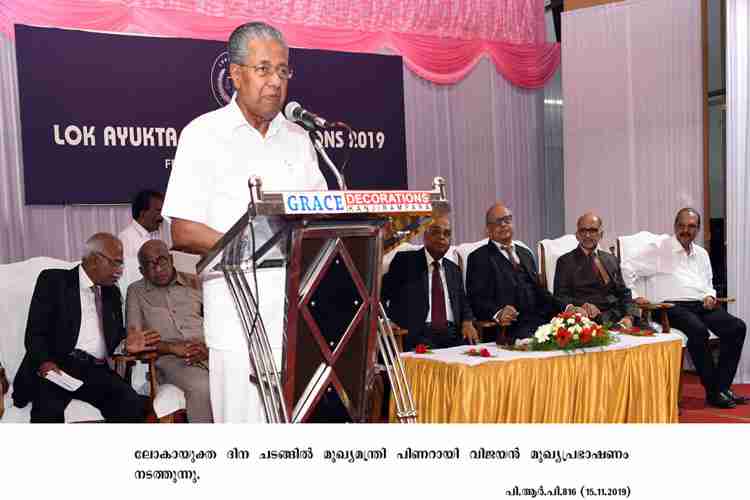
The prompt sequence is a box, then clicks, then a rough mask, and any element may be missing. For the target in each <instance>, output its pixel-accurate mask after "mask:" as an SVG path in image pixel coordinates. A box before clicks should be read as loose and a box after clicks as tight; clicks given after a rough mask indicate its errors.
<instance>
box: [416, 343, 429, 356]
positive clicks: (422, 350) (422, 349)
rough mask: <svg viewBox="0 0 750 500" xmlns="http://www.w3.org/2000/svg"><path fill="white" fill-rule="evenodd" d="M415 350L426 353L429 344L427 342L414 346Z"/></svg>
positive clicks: (418, 352)
mask: <svg viewBox="0 0 750 500" xmlns="http://www.w3.org/2000/svg"><path fill="white" fill-rule="evenodd" d="M414 351H415V352H416V353H417V354H425V353H426V352H427V346H426V345H425V344H417V347H415V348H414Z"/></svg>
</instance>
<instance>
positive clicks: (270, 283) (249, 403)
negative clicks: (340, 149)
mask: <svg viewBox="0 0 750 500" xmlns="http://www.w3.org/2000/svg"><path fill="white" fill-rule="evenodd" d="M253 175H257V176H259V177H260V178H261V179H262V182H263V189H264V190H268V191H290V190H306V189H309V190H326V189H327V185H326V181H325V178H324V177H323V175H322V174H321V172H320V170H319V168H318V163H317V157H316V155H315V150H314V149H313V147H312V144H311V143H310V140H309V139H308V137H307V133H306V132H305V131H304V130H303V129H302V128H301V127H299V126H298V125H296V124H294V123H291V122H289V121H288V120H286V119H285V118H284V117H283V116H282V115H281V114H280V113H279V114H278V115H277V116H276V118H274V119H273V120H272V121H271V123H270V125H269V127H268V131H267V133H266V136H265V137H263V136H262V135H261V134H260V132H258V131H257V130H256V129H255V128H253V127H251V126H250V125H249V124H248V123H247V121H246V119H245V117H244V116H243V114H242V112H241V111H240V109H239V106H237V103H236V102H235V100H234V99H232V101H231V102H230V103H229V104H228V105H226V106H224V107H223V108H220V109H218V110H216V111H212V112H210V113H206V114H205V115H202V116H199V117H198V118H196V119H195V120H193V121H192V122H191V123H190V124H188V125H187V127H185V129H183V131H182V134H181V135H180V140H179V144H178V147H177V155H176V157H175V166H174V167H173V171H172V174H171V177H170V179H169V185H168V187H167V193H166V196H165V200H164V207H163V208H162V213H163V214H164V215H166V216H169V217H177V218H180V219H186V220H190V221H194V222H200V223H203V224H205V225H207V226H209V227H211V228H213V229H215V230H217V231H219V232H222V233H224V232H226V231H227V230H229V228H230V227H231V226H232V224H234V222H236V221H237V219H238V218H239V217H240V216H242V214H244V213H245V211H246V210H247V205H248V203H249V201H250V192H249V189H248V184H247V181H248V179H249V178H250V176H253ZM269 236H270V229H269V228H268V226H267V225H265V224H258V225H257V226H256V237H257V238H258V240H259V241H264V240H266V239H267V238H268V237H269ZM277 256H278V254H277ZM285 275H286V273H285V269H284V268H283V267H282V268H269V269H259V270H258V272H257V276H258V290H259V295H260V297H259V303H260V312H261V316H262V318H263V323H264V326H265V328H266V332H267V333H268V336H269V339H270V342H271V346H272V348H273V350H274V353H275V354H276V358H277V362H280V358H281V350H282V338H283V336H282V334H283V317H284V296H283V294H284V284H285V281H284V280H285ZM247 276H248V281H249V282H250V283H251V286H252V276H251V274H250V273H248V275H247ZM203 300H204V314H205V317H204V325H205V327H204V330H205V335H206V344H207V345H208V347H209V352H210V353H209V380H210V387H211V407H212V410H213V415H214V421H215V422H264V421H265V416H264V414H263V411H262V408H260V404H259V398H258V392H257V388H256V387H255V386H254V385H252V384H251V383H250V381H249V375H250V363H249V359H248V350H247V342H246V339H245V335H244V332H243V330H242V326H241V323H240V320H239V317H238V315H237V311H236V310H235V306H234V303H233V301H232V298H231V294H230V292H229V290H228V288H227V286H226V283H225V282H224V279H223V278H213V277H212V276H208V277H207V278H206V279H204V283H203ZM279 367H280V366H279Z"/></svg>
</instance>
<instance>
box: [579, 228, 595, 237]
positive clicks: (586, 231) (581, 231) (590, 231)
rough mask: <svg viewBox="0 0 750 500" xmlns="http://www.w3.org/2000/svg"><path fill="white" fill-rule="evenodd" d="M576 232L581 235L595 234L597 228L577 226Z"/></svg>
mask: <svg viewBox="0 0 750 500" xmlns="http://www.w3.org/2000/svg"><path fill="white" fill-rule="evenodd" d="M578 234H580V235H581V236H596V235H597V234H599V228H593V227H579V228H578Z"/></svg>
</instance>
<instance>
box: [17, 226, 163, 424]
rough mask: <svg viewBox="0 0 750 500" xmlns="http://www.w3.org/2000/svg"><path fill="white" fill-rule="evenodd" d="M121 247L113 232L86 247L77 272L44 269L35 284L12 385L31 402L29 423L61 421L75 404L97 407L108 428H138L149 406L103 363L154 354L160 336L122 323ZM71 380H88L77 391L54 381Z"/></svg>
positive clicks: (23, 402) (23, 399)
mask: <svg viewBox="0 0 750 500" xmlns="http://www.w3.org/2000/svg"><path fill="white" fill-rule="evenodd" d="M122 266H123V259H122V243H121V242H120V240H118V239H117V238H116V237H115V236H113V235H111V234H109V233H97V234H95V235H93V236H92V237H91V238H89V239H88V241H87V242H86V252H85V254H84V256H83V260H82V262H81V265H80V266H76V267H74V268H73V269H70V270H65V269H46V270H44V271H42V272H41V274H40V275H39V277H38V278H37V282H36V287H35V288H34V294H33V296H32V298H31V305H30V308H29V317H28V320H27V323H26V342H25V343H26V355H25V356H24V359H23V361H22V363H21V367H20V368H19V369H18V373H17V374H16V378H15V380H14V383H13V388H14V390H13V402H14V404H15V405H16V406H18V407H19V408H23V407H24V406H26V404H28V402H29V401H31V403H32V406H31V422H32V423H54V422H63V421H64V414H65V408H66V407H67V406H68V403H70V401H71V400H72V399H79V400H81V401H86V402H87V403H90V404H91V405H93V406H95V407H96V408H98V409H99V410H100V411H101V413H102V415H103V416H104V418H105V420H106V421H107V422H140V421H142V420H143V418H144V417H145V411H146V407H145V405H144V400H143V399H142V398H141V397H140V396H138V395H137V394H136V392H135V391H134V390H133V388H132V387H131V386H130V385H129V384H128V383H127V382H126V381H125V380H123V379H122V378H121V377H120V376H118V375H117V374H116V373H115V372H113V371H112V370H111V369H110V368H109V366H108V364H107V362H106V358H107V357H108V356H110V355H112V354H113V353H115V352H125V353H131V354H133V353H138V352H142V351H150V350H154V349H156V346H157V344H158V342H159V334H158V333H157V332H155V331H153V330H141V329H129V330H128V331H127V335H126V331H125V328H124V327H123V321H122V304H121V300H120V290H119V288H118V287H117V286H116V283H117V280H118V279H119V278H120V275H121V274H122ZM63 373H65V374H68V375H70V376H72V377H74V378H77V379H79V380H80V381H82V382H83V385H81V386H80V387H79V388H78V389H76V390H75V391H72V392H71V391H69V390H67V389H64V388H62V387H61V386H59V385H57V384H55V383H53V382H52V381H51V380H50V379H51V378H54V377H55V375H61V374H63Z"/></svg>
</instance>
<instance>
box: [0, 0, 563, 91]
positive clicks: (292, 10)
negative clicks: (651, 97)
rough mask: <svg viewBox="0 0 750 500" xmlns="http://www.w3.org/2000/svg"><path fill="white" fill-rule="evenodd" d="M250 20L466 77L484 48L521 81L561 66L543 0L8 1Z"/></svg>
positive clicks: (1, 12)
mask: <svg viewBox="0 0 750 500" xmlns="http://www.w3.org/2000/svg"><path fill="white" fill-rule="evenodd" d="M249 19H259V20H264V21H267V22H270V23H271V24H274V25H275V26H276V27H278V28H279V29H280V30H282V31H283V32H284V35H285V36H286V37H287V39H288V41H289V44H290V45H292V46H295V47H305V48H315V49H329V50H341V51H350V52H374V51H377V50H379V49H381V48H384V47H388V48H391V49H393V50H395V51H396V52H397V53H399V54H401V55H402V56H403V57H404V62H405V63H406V65H407V66H408V67H409V69H411V70H412V71H414V73H416V74H417V75H419V76H420V77H422V78H425V79H427V80H430V81H432V82H435V83H439V84H453V83H456V82H458V81H459V80H461V79H462V78H464V77H465V76H466V74H467V73H468V72H469V71H471V69H472V68H473V67H474V66H475V65H476V63H477V61H478V60H479V59H480V57H482V55H488V56H489V57H490V58H491V59H492V61H493V62H494V64H495V67H496V68H497V71H498V72H499V73H500V74H502V75H503V76H504V77H505V78H507V79H508V80H509V81H510V82H511V83H513V84H514V85H517V86H519V87H525V88H539V87H542V86H543V85H544V83H545V82H546V81H547V80H548V79H549V78H550V77H551V76H552V75H553V74H554V72H555V70H556V69H557V66H558V65H559V63H560V46H559V44H553V43H545V42H544V39H545V35H544V0H408V1H404V0H390V1H389V0H276V1H273V2H268V1H263V0H245V1H236V0H235V1H231V0H150V1H149V0H109V1H103V0H47V1H45V0H0V32H2V33H4V34H5V35H6V36H8V37H9V38H11V39H12V38H13V35H14V33H13V24H15V23H19V24H30V25H39V26H57V27H65V28H78V29H90V30H99V31H113V32H131V33H147V34H153V35H161V36H179V37H190V38H200V39H210V40H226V39H227V37H228V36H229V34H230V33H231V31H232V29H234V28H235V27H236V26H238V25H239V24H241V23H243V22H246V21H247V20H249Z"/></svg>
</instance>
